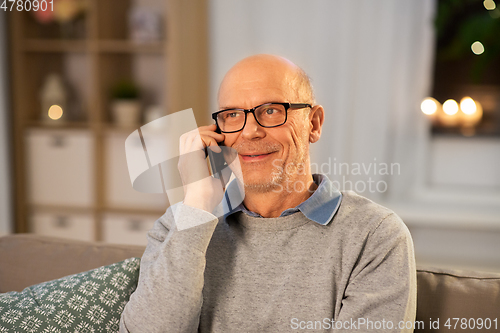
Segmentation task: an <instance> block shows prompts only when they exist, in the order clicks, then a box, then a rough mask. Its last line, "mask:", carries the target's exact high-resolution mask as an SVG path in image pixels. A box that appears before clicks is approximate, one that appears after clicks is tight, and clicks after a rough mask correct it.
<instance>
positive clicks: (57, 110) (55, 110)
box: [49, 104, 63, 120]
mask: <svg viewBox="0 0 500 333" xmlns="http://www.w3.org/2000/svg"><path fill="white" fill-rule="evenodd" d="M62 115H63V109H62V108H61V107H60V106H59V105H55V104H54V105H52V106H51V107H50V108H49V118H50V119H52V120H57V119H59V118H61V117H62Z"/></svg>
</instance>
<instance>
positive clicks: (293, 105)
mask: <svg viewBox="0 0 500 333" xmlns="http://www.w3.org/2000/svg"><path fill="white" fill-rule="evenodd" d="M271 104H278V105H282V106H284V107H285V120H284V121H283V122H282V123H281V124H279V125H273V126H264V125H262V124H261V123H260V122H259V120H258V119H257V117H256V116H255V110H257V109H258V108H260V107H261V106H264V105H271ZM304 108H311V109H312V105H311V104H307V103H278V102H270V103H264V104H261V105H257V106H256V107H254V108H251V109H233V108H231V109H224V110H220V111H217V112H214V113H212V119H213V120H215V124H217V130H218V131H220V132H222V133H236V132H239V131H242V130H243V129H244V128H245V125H246V124H247V115H248V114H249V113H252V114H253V117H254V118H255V121H256V122H257V124H259V125H260V126H262V127H264V128H273V127H278V126H281V125H284V124H285V123H286V121H287V120H288V110H289V109H293V110H296V109H297V110H298V109H304ZM225 111H243V112H245V122H243V126H241V128H240V129H239V130H237V131H223V130H221V128H220V126H219V122H218V121H217V115H218V114H219V113H221V112H225Z"/></svg>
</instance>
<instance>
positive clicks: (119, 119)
mask: <svg viewBox="0 0 500 333" xmlns="http://www.w3.org/2000/svg"><path fill="white" fill-rule="evenodd" d="M111 112H112V114H113V121H114V123H115V124H116V125H118V126H120V127H133V126H137V125H139V121H140V116H141V104H140V103H139V101H138V100H135V99H134V100H130V99H117V100H114V101H113V102H112V103H111Z"/></svg>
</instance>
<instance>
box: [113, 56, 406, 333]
mask: <svg viewBox="0 0 500 333" xmlns="http://www.w3.org/2000/svg"><path fill="white" fill-rule="evenodd" d="M218 102H219V111H218V112H216V113H215V114H214V119H215V120H216V124H214V125H211V126H206V127H200V128H199V129H198V131H196V132H195V133H190V134H187V135H185V136H183V138H182V140H181V153H183V152H189V151H196V150H198V151H200V152H201V151H202V150H203V149H204V148H205V147H208V146H211V147H212V148H211V149H213V150H218V148H216V146H217V144H218V143H223V144H224V145H225V146H227V147H231V148H233V149H235V150H236V151H237V152H238V159H237V162H239V165H240V167H241V174H240V175H237V177H239V178H240V179H239V180H237V182H239V183H240V184H244V185H243V187H244V201H243V203H242V204H240V205H239V206H237V207H235V208H234V209H232V210H231V211H230V212H229V213H227V214H225V215H224V216H223V217H221V218H217V217H216V216H215V215H212V213H211V212H212V211H213V209H214V208H215V206H216V205H217V204H218V203H219V202H220V200H221V199H222V195H223V194H222V193H221V192H222V191H221V190H220V188H221V186H220V183H219V182H218V181H219V180H217V179H214V178H210V177H209V178H205V179H203V180H202V181H198V182H194V183H193V182H189V181H187V179H189V175H187V173H189V172H188V171H186V170H187V166H186V165H183V163H182V162H181V163H180V164H179V169H180V172H181V175H182V178H183V181H185V190H186V193H185V197H184V201H183V203H179V204H177V205H174V207H171V208H169V209H168V210H167V212H166V213H165V215H164V216H162V217H161V218H160V219H159V220H158V221H157V222H156V223H155V226H154V227H153V229H152V230H151V231H150V232H149V233H148V246H147V248H146V251H145V253H144V255H143V258H142V262H141V270H140V276H139V283H138V286H137V290H136V291H135V292H134V293H133V294H132V295H131V298H130V301H129V303H128V304H127V305H126V306H125V309H124V312H123V314H122V318H121V321H120V331H122V332H127V331H128V332H290V331H293V330H301V329H307V330H314V331H330V330H334V329H335V330H346V331H349V330H354V331H356V330H357V331H362V332H369V331H384V332H403V331H405V332H408V331H412V329H407V328H406V327H408V326H409V325H407V322H413V321H414V319H415V311H416V271H415V262H414V253H413V245H412V241H411V237H410V234H409V232H408V229H407V228H406V226H405V225H404V224H403V222H402V221H401V219H399V218H398V216H397V215H395V214H394V213H393V212H392V211H390V210H389V209H387V208H384V207H381V206H379V205H377V204H375V203H373V202H372V201H370V200H368V199H366V198H363V197H361V196H359V195H357V194H355V193H353V192H350V191H347V192H342V193H341V192H340V191H338V190H337V189H336V188H335V187H334V186H333V185H332V183H331V182H330V180H329V179H328V178H327V177H326V176H325V175H319V174H315V175H312V174H311V170H310V160H309V145H310V143H314V142H316V141H318V140H319V138H320V135H321V130H322V125H323V120H324V113H325V112H324V110H323V107H322V106H320V105H317V104H315V101H314V96H313V92H312V88H311V85H310V82H309V79H308V77H307V75H306V74H305V73H304V72H303V71H302V70H301V69H300V68H299V67H298V66H296V65H295V64H293V63H292V62H290V61H288V60H287V59H284V58H281V57H277V56H272V55H256V56H251V57H248V58H246V59H243V60H242V61H240V62H239V63H237V64H236V65H235V66H234V67H233V68H232V69H231V70H230V71H229V72H228V73H227V74H226V76H225V77H224V79H223V81H222V83H221V86H220V90H219V96H218ZM197 139H198V140H197ZM199 139H201V140H199ZM297 184H300V185H299V186H296V185H297ZM230 186H231V185H230ZM193 221H194V222H195V223H194V224H193ZM196 221H202V222H205V223H201V224H199V225H197V226H195V227H191V228H179V227H178V226H179V225H180V224H183V223H186V224H187V225H196ZM401 323H403V324H401Z"/></svg>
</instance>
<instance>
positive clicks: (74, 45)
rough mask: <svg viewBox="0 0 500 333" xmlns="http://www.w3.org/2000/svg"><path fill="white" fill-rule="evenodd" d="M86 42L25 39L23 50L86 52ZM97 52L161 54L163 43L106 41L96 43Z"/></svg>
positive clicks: (163, 47) (87, 48)
mask: <svg viewBox="0 0 500 333" xmlns="http://www.w3.org/2000/svg"><path fill="white" fill-rule="evenodd" d="M88 44H89V43H88V42H87V41H85V40H65V39H26V40H25V41H24V43H23V49H24V51H26V52H41V53H53V52H76V53H81V52H86V51H87V50H89V46H88ZM96 44H97V51H98V52H102V53H132V54H133V53H138V54H140V53H152V54H156V53H157V54H161V53H163V52H164V51H165V43H164V42H162V41H158V42H143V43H141V42H135V41H132V40H118V39H108V40H101V41H98V42H97V43H96Z"/></svg>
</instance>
